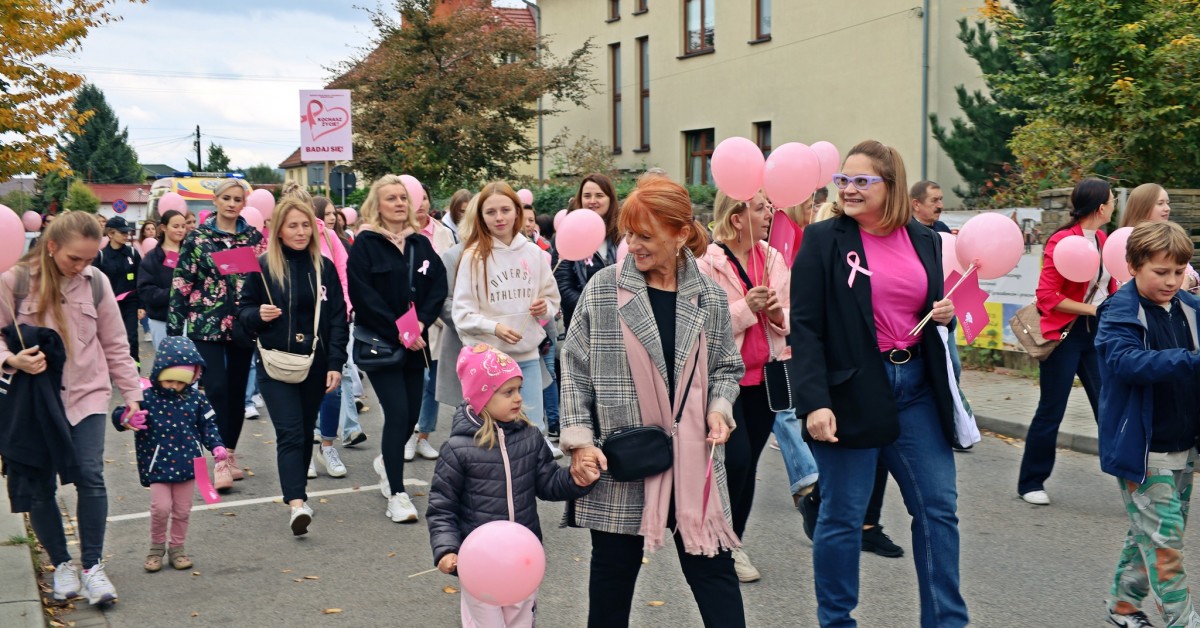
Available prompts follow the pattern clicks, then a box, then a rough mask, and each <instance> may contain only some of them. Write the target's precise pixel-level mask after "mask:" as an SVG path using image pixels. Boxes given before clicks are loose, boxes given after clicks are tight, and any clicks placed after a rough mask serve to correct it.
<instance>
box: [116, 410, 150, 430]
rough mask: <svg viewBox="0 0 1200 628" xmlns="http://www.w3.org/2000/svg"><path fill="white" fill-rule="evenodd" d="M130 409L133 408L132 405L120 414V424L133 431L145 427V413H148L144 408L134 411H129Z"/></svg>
mask: <svg viewBox="0 0 1200 628" xmlns="http://www.w3.org/2000/svg"><path fill="white" fill-rule="evenodd" d="M131 410H133V408H132V407H131V408H129V409H127V410H125V414H123V415H122V416H121V424H122V425H124V426H125V429H130V430H133V431H135V432H139V431H141V430H144V429H146V415H147V414H149V413H148V412H146V411H145V410H138V411H136V412H131Z"/></svg>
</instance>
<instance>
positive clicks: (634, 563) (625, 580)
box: [587, 430, 858, 628]
mask: <svg viewBox="0 0 1200 628" xmlns="http://www.w3.org/2000/svg"><path fill="white" fill-rule="evenodd" d="M735 431H736V430H735ZM672 502H674V499H672ZM672 525H673V522H672V521H668V522H667V526H668V527H671V526H672ZM591 533H592V562H591V575H590V578H589V582H588V624H587V625H588V628H621V627H622V626H629V611H630V609H631V608H632V606H633V589H634V586H635V585H636V584H637V577H638V572H639V571H640V570H641V568H642V545H643V543H644V542H645V540H644V539H643V538H642V537H641V536H638V535H634V534H612V533H609V532H600V531H599V530H592V531H591ZM672 537H673V538H674V539H675V549H676V551H677V552H679V566H680V568H681V569H682V570H683V575H684V577H685V578H687V583H688V586H689V587H690V588H691V589H692V597H693V598H695V599H696V605H697V606H699V607H700V617H701V618H702V619H703V620H704V625H705V626H706V627H708V628H718V627H719V628H738V627H743V626H745V625H746V614H745V610H744V608H743V606H742V591H741V588H740V586H741V585H740V584H739V583H738V579H737V573H736V572H735V571H734V570H733V557H732V555H730V553H729V552H728V551H724V552H720V553H719V554H717V555H716V556H713V557H711V558H710V557H707V556H696V555H693V554H688V553H687V552H685V551H683V539H682V538H681V537H680V536H679V535H678V534H674V535H672ZM855 552H858V549H857V548H856V549H855Z"/></svg>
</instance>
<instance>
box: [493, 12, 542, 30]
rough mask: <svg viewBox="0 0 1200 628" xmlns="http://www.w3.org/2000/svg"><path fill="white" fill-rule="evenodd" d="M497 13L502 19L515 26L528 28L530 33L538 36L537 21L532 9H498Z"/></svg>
mask: <svg viewBox="0 0 1200 628" xmlns="http://www.w3.org/2000/svg"><path fill="white" fill-rule="evenodd" d="M496 11H497V12H498V13H499V14H500V18H501V19H503V20H505V21H506V22H509V23H510V24H512V25H513V26H516V27H518V28H526V29H529V32H530V33H533V34H535V35H536V34H537V20H536V19H534V16H533V9H532V8H530V7H523V8H507V7H496Z"/></svg>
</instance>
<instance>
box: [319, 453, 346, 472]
mask: <svg viewBox="0 0 1200 628" xmlns="http://www.w3.org/2000/svg"><path fill="white" fill-rule="evenodd" d="M317 462H320V463H321V466H322V467H325V473H328V474H329V477H334V478H344V477H346V465H345V464H342V459H341V458H339V457H338V452H337V450H336V449H334V448H333V447H321V453H319V454H317Z"/></svg>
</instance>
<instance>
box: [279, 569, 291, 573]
mask: <svg viewBox="0 0 1200 628" xmlns="http://www.w3.org/2000/svg"><path fill="white" fill-rule="evenodd" d="M280 573H292V570H291V569H284V570H283V571H281V572H280Z"/></svg>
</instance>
